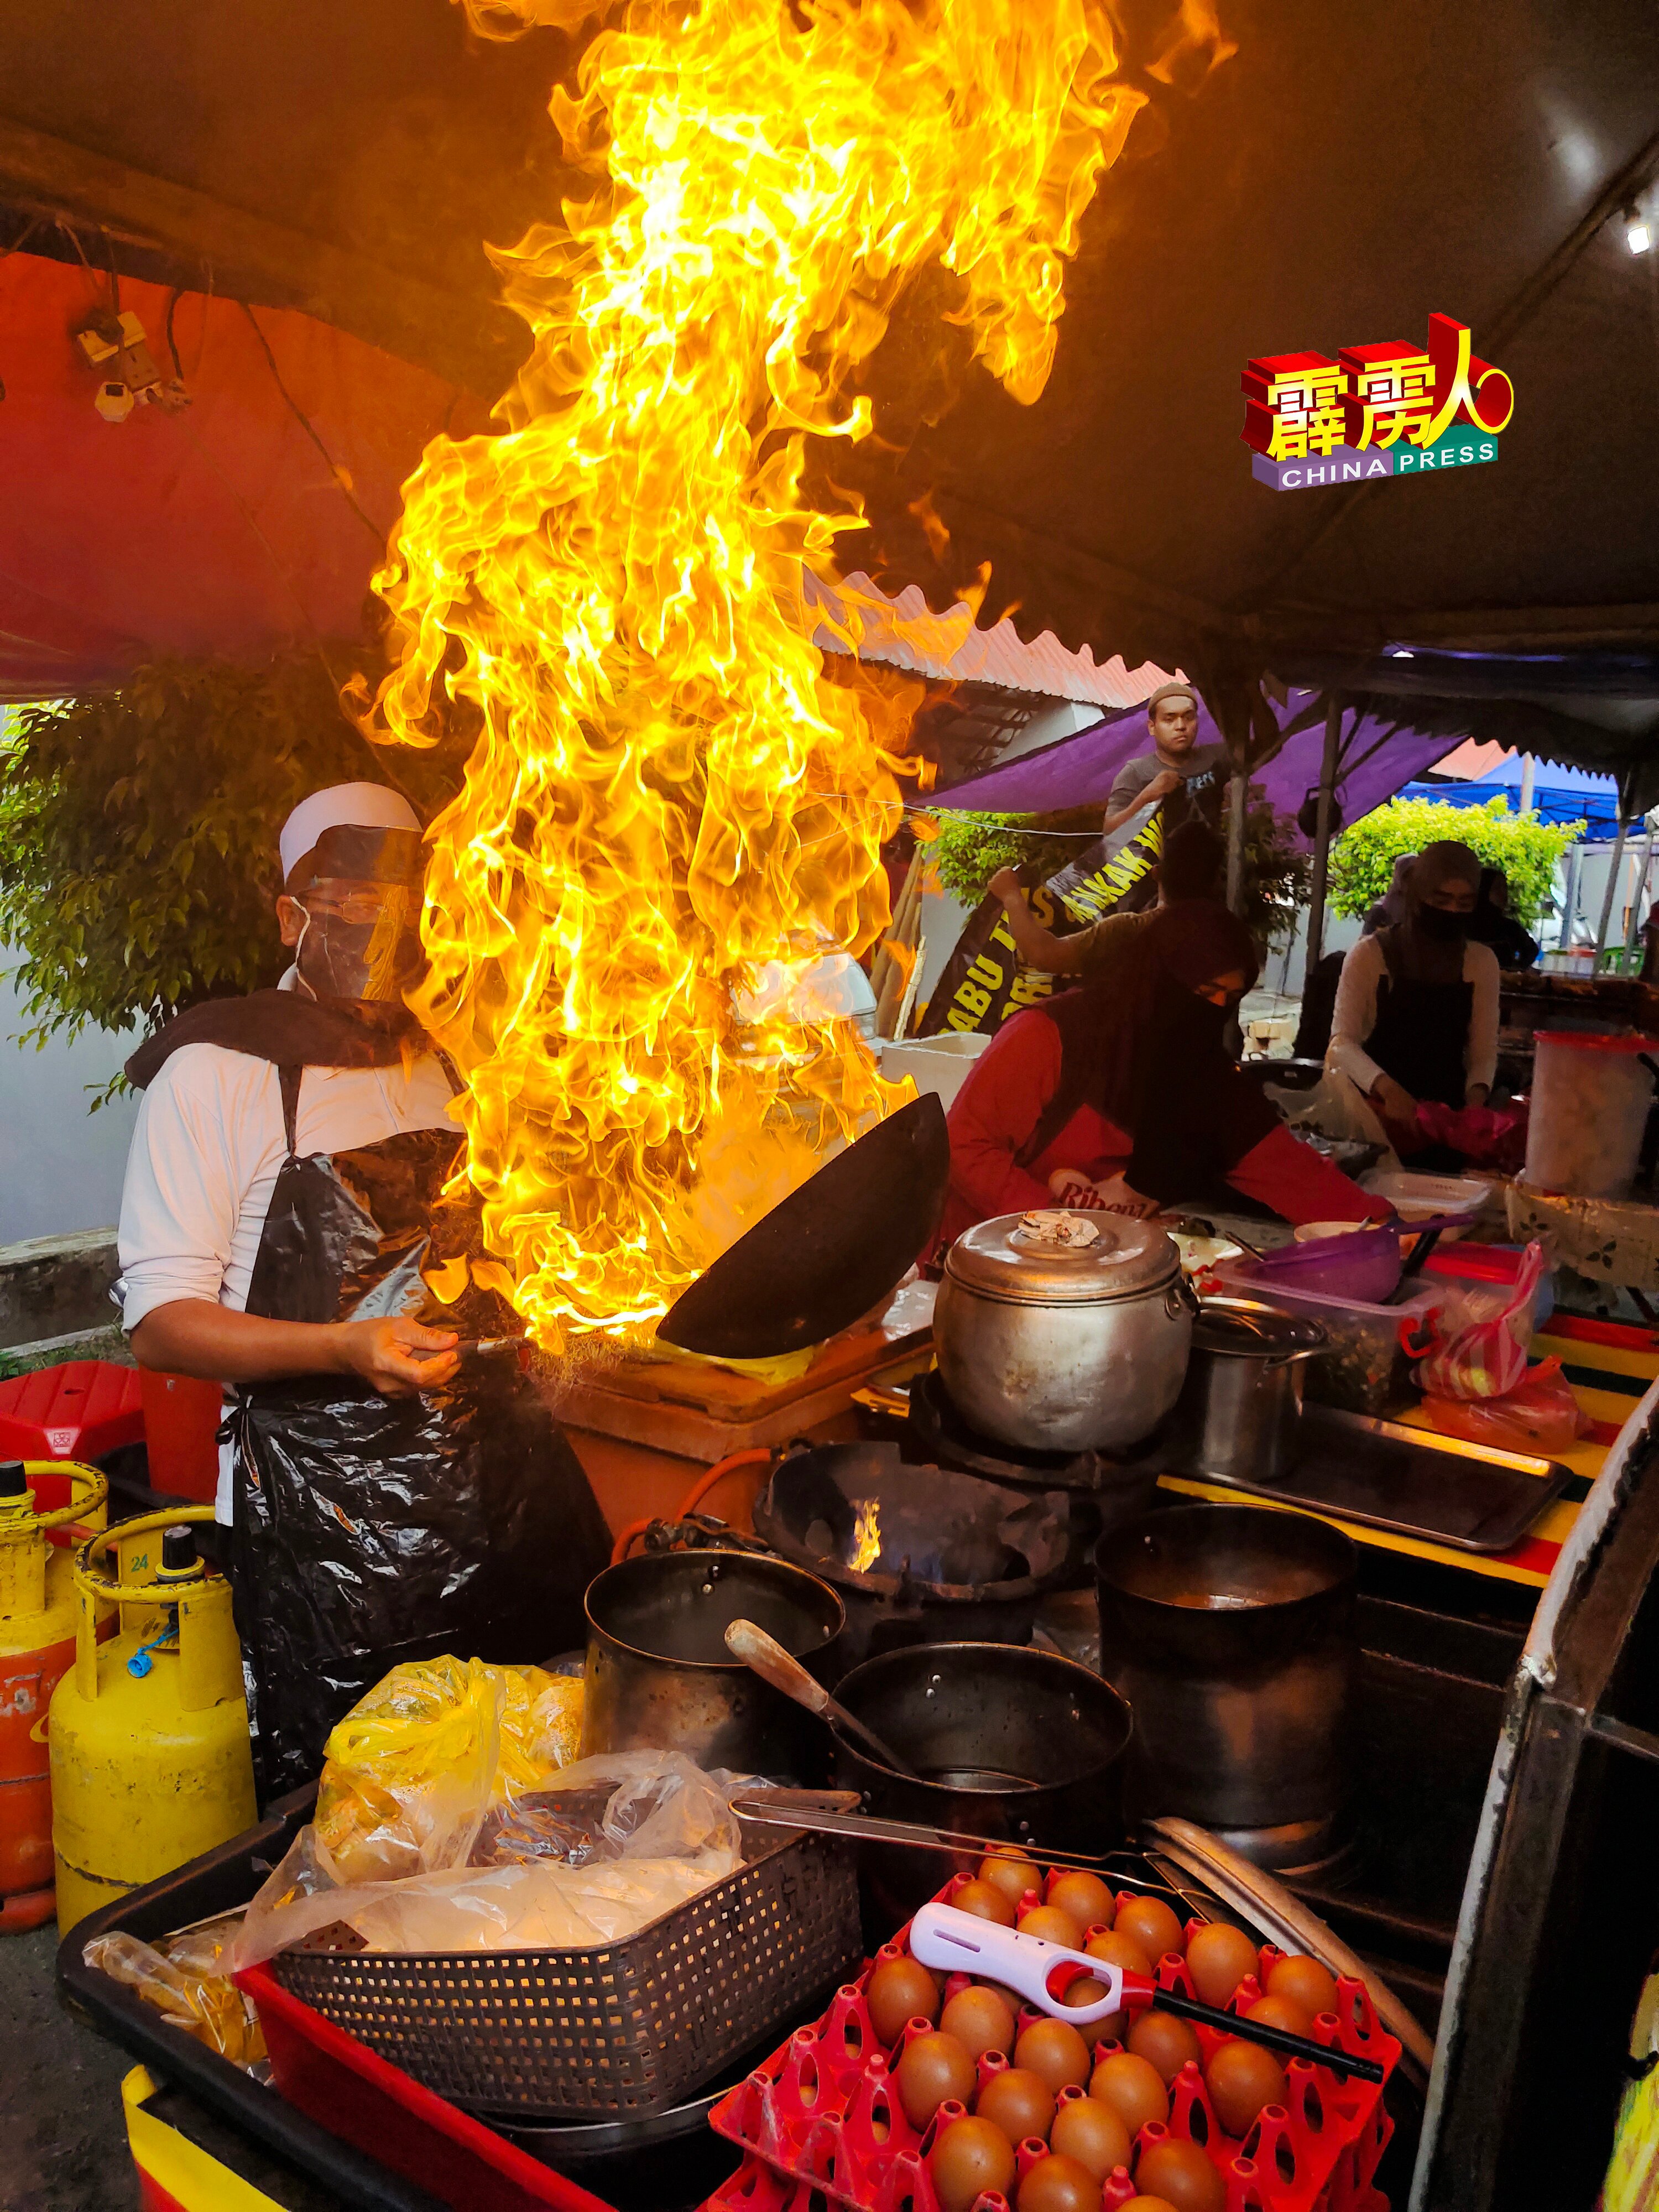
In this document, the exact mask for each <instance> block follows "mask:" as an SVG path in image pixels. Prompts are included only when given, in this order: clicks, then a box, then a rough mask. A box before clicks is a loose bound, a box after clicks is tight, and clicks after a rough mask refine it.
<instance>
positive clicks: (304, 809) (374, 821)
mask: <svg viewBox="0 0 1659 2212" xmlns="http://www.w3.org/2000/svg"><path fill="white" fill-rule="evenodd" d="M420 826H421V822H420V817H419V816H418V815H417V814H416V811H415V809H414V808H413V807H412V806H411V805H410V803H409V801H408V800H407V799H405V798H404V795H403V793H402V792H400V791H392V790H389V789H388V788H387V787H386V785H385V784H383V783H331V784H330V785H329V787H328V788H327V790H326V791H313V793H312V794H311V796H310V798H309V799H301V801H300V804H299V805H297V806H296V807H295V810H294V811H293V813H292V814H290V815H289V817H288V820H287V821H286V822H284V823H283V834H282V836H281V837H280V838H279V839H278V841H277V848H278V850H279V851H280V853H281V854H282V858H283V882H284V883H286V882H287V881H288V879H289V877H290V876H291V875H292V874H293V872H294V864H295V861H296V860H304V858H305V856H306V854H307V853H308V852H309V851H310V850H311V848H312V847H313V845H314V844H315V843H316V842H317V840H318V839H319V837H320V836H322V834H323V832H324V830H325V829H416V830H418V829H419V828H420Z"/></svg>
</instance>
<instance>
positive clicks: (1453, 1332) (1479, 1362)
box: [1417, 1243, 1544, 1400]
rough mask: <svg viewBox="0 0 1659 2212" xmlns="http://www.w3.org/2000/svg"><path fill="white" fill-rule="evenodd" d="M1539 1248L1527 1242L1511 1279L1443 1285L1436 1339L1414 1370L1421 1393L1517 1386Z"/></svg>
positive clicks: (1493, 1392)
mask: <svg viewBox="0 0 1659 2212" xmlns="http://www.w3.org/2000/svg"><path fill="white" fill-rule="evenodd" d="M1543 1267H1544V1248H1543V1246H1542V1245H1541V1244H1539V1243H1532V1244H1528V1247H1527V1249H1526V1250H1525V1251H1524V1252H1523V1253H1522V1255H1521V1265H1520V1267H1518V1268H1517V1270H1516V1277H1515V1280H1514V1281H1513V1282H1512V1283H1479V1282H1469V1281H1467V1280H1465V1281H1461V1282H1460V1281H1456V1280H1455V1279H1452V1278H1450V1277H1445V1278H1443V1280H1444V1282H1445V1284H1446V1297H1445V1303H1444V1304H1443V1306H1442V1308H1441V1310H1440V1312H1439V1315H1438V1316H1437V1329H1438V1334H1439V1340H1438V1342H1437V1344H1436V1345H1435V1346H1434V1347H1433V1349H1432V1350H1431V1352H1430V1353H1429V1355H1428V1357H1427V1358H1425V1360H1424V1362H1423V1364H1422V1365H1421V1367H1420V1368H1419V1370H1418V1373H1417V1381H1418V1386H1419V1389H1421V1390H1422V1391H1423V1393H1424V1395H1425V1396H1427V1397H1435V1398H1460V1399H1466V1400H1467V1399H1475V1398H1503V1397H1507V1396H1508V1395H1509V1394H1510V1391H1512V1390H1515V1389H1518V1388H1519V1386H1520V1384H1521V1383H1522V1379H1523V1378H1524V1376H1525V1375H1526V1371H1527V1346H1528V1344H1529V1343H1530V1341H1531V1340H1532V1313H1533V1297H1534V1291H1536V1290H1537V1288H1538V1279H1539V1276H1540V1275H1541V1273H1543Z"/></svg>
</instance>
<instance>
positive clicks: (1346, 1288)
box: [1254, 1222, 1403, 1306]
mask: <svg viewBox="0 0 1659 2212" xmlns="http://www.w3.org/2000/svg"><path fill="white" fill-rule="evenodd" d="M1402 1264H1403V1262H1402V1261H1401V1256H1400V1229H1399V1225H1398V1224H1397V1223H1395V1222H1384V1223H1382V1224H1380V1225H1378V1226H1377V1227H1376V1228H1374V1229H1356V1230H1353V1231H1350V1233H1349V1234H1348V1235H1347V1236H1346V1237H1316V1238H1315V1239H1314V1241H1313V1242H1312V1243H1308V1244H1286V1245H1285V1246H1284V1248H1283V1249H1281V1250H1279V1251H1277V1252H1270V1253H1268V1254H1267V1256H1266V1258H1265V1259H1263V1260H1261V1261H1259V1262H1258V1263H1257V1265H1256V1267H1255V1270H1254V1272H1255V1274H1256V1275H1257V1276H1258V1277H1259V1278H1260V1279H1261V1281H1262V1282H1263V1283H1264V1284H1265V1283H1278V1284H1279V1285H1282V1286H1283V1287H1284V1288H1285V1290H1287V1291H1318V1292H1320V1294H1321V1295H1322V1296H1323V1297H1333V1298H1353V1299H1355V1300H1357V1301H1358V1304H1361V1305H1368V1306H1380V1305H1381V1304H1382V1303H1383V1299H1384V1298H1386V1297H1388V1295H1389V1292H1390V1291H1393V1290H1395V1289H1396V1288H1397V1287H1398V1286H1399V1282H1400V1270H1401V1266H1402Z"/></svg>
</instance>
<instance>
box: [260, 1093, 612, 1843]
mask: <svg viewBox="0 0 1659 2212" xmlns="http://www.w3.org/2000/svg"><path fill="white" fill-rule="evenodd" d="M277 1073H278V1079H279V1081H280V1084H281V1087H282V1094H283V1129H284V1133H285V1134H286V1136H287V1139H288V1158H287V1159H286V1160H285V1161H284V1163H283V1167H282V1169H281V1170H280V1172H279V1173H278V1175H277V1178H276V1188H275V1189H274V1190H273V1192H272V1193H271V1199H270V1212H268V1213H267V1215H266V1217H265V1225H264V1233H263V1234H262V1236H261V1237H260V1240H259V1250H258V1256H257V1258H256V1260H255V1261H254V1266H253V1274H252V1281H251V1283H250V1285H249V1287H248V1297H247V1310H248V1312H249V1313H251V1314H259V1315H262V1316H265V1317H266V1318H268V1319H270V1320H276V1321H301V1322H333V1321H365V1320H370V1319H374V1318H376V1317H378V1316H383V1315H395V1314H403V1315H406V1316H409V1317H410V1319H411V1320H416V1321H419V1322H423V1323H425V1324H427V1325H428V1326H430V1327H434V1328H459V1330H460V1332H461V1334H464V1335H468V1334H488V1333H490V1331H489V1328H488V1326H487V1325H486V1326H479V1325H478V1324H477V1322H476V1321H474V1320H473V1319H472V1317H471V1310H470V1302H471V1301H472V1300H473V1299H475V1298H476V1297H479V1296H480V1295H482V1294H479V1293H476V1292H472V1291H469V1292H468V1293H467V1294H466V1295H465V1298H464V1299H463V1301H462V1303H461V1304H460V1305H459V1306H457V1307H441V1306H440V1305H439V1304H438V1303H437V1301H436V1300H435V1299H433V1298H432V1297H430V1295H429V1293H428V1291H427V1289H426V1286H425V1285H424V1284H423V1282H422V1279H421V1269H422V1265H423V1264H424V1263H425V1262H426V1261H428V1258H430V1257H432V1256H435V1246H434V1224H435V1215H436V1214H440V1213H442V1214H446V1215H447V1216H449V1217H451V1218H452V1219H453V1217H454V1216H455V1214H456V1212H457V1209H456V1207H455V1206H453V1203H450V1202H448V1201H442V1200H441V1198H440V1194H441V1190H442V1188H443V1185H444V1183H445V1182H446V1180H447V1177H448V1176H449V1174H450V1171H451V1170H452V1169H453V1166H454V1164H455V1159H456V1156H457V1153H458V1152H459V1147H460V1144H461V1139H460V1137H459V1134H458V1133H456V1132H455V1131H453V1130H452V1129H413V1130H409V1131H406V1132H404V1133H402V1134H400V1135H398V1136H395V1137H386V1138H383V1139H381V1140H380V1143H378V1144H374V1145H364V1146H359V1147H358V1148H356V1150H354V1151H351V1152H334V1153H326V1152H319V1153H314V1154H313V1155H312V1156H311V1157H310V1158H305V1159H301V1158H299V1157H298V1156H297V1154H296V1152H295V1126H296V1116H297V1110H298V1105H299V1092H300V1080H301V1069H299V1068H297V1067H289V1066H284V1067H281V1068H279V1069H278V1071H277ZM495 1327H496V1328H499V1327H500V1321H499V1319H497V1321H496V1323H495ZM229 1429H230V1434H231V1438H232V1443H233V1445H234V1503H233V1521H232V1529H231V1543H230V1547H229V1549H230V1571H231V1579H232V1583H233V1589H234V1599H235V1609H236V1626H237V1629H238V1632H240V1636H241V1639H242V1650H243V1659H244V1673H245V1675H246V1680H247V1683H248V1692H249V1719H250V1722H251V1723H252V1728H253V1731H254V1758H255V1771H256V1773H257V1774H258V1779H259V1784H260V1796H261V1799H262V1801H263V1800H264V1799H266V1798H269V1797H270V1796H276V1795H277V1794H279V1793H280V1792H282V1791H283V1790H291V1789H295V1788H296V1787H297V1786H298V1785H299V1784H301V1783H302V1782H306V1781H308V1780H310V1779H311V1778H313V1776H314V1775H316V1773H317V1772H318V1771H319V1768H320V1767H321V1765H322V1758H323V1745H324V1743H325V1741H326V1739H327V1737H328V1734H329V1731H330V1730H331V1729H332V1728H333V1726H334V1724H335V1723H336V1722H337V1721H338V1720H339V1719H340V1718H341V1717H343V1715H344V1714H345V1713H346V1712H347V1711H349V1709H350V1708H351V1706H352V1705H355V1704H356V1701H357V1700H358V1699H359V1698H361V1697H362V1695H363V1693H364V1692H365V1691H367V1690H368V1689H370V1688H372V1687H373V1686H374V1684H375V1683H376V1682H378V1681H379V1680H380V1679H381V1677H382V1676H383V1675H384V1674H386V1673H387V1672H388V1670H389V1669H390V1668H392V1667H395V1666H397V1665H398V1663H399V1662H401V1661H404V1660H410V1659H429V1658H434V1657H436V1656H438V1655H439V1654H441V1653H444V1652H453V1653H454V1654H455V1655H456V1656H459V1657H461V1658H479V1659H489V1660H494V1661H497V1662H506V1663H508V1664H526V1663H530V1664H533V1663H535V1662H538V1661H541V1660H544V1659H546V1658H549V1657H550V1656H553V1655H554V1654H555V1653H556V1652H559V1651H562V1650H568V1649H569V1648H570V1647H571V1646H573V1645H575V1644H581V1643H582V1642H584V1641H585V1640H586V1630H585V1626H584V1622H583V1615H582V1598H583V1595H584V1593H585V1591H586V1588H587V1585H588V1583H590V1582H591V1581H592V1578H593V1577H594V1576H595V1575H596V1574H598V1573H599V1571H600V1570H601V1568H603V1567H604V1566H605V1565H606V1564H607V1563H608V1561H609V1559H610V1553H611V1539H610V1534H609V1532H608V1531H607V1529H606V1527H605V1518H604V1516H603V1515H602V1514H601V1512H600V1511H599V1505H598V1504H597V1503H596V1501H595V1499H594V1497H593V1493H592V1490H591V1489H590V1488H589V1487H588V1482H587V1477H586V1474H584V1473H583V1472H582V1469H581V1467H580V1463H579V1462H578V1461H577V1459H576V1456H575V1455H574V1452H573V1451H572V1450H571V1449H570V1446H569V1444H568V1443H567V1441H566V1439H565V1436H564V1432H563V1431H562V1429H561V1427H560V1426H559V1424H558V1422H557V1421H556V1420H555V1419H553V1417H552V1415H551V1414H550V1413H549V1412H548V1411H547V1410H546V1408H545V1407H544V1406H543V1404H542V1403H541V1401H540V1399H539V1398H538V1395H537V1393H536V1391H535V1389H533V1388H532V1384H531V1383H530V1382H529V1381H528V1380H527V1379H526V1377H525V1376H523V1375H521V1374H520V1371H519V1369H518V1365H517V1363H516V1362H515V1361H513V1359H512V1358H510V1357H509V1358H485V1359H474V1360H469V1361H464V1362H463V1363H462V1364H461V1366H460V1368H459V1370H458V1372H457V1374H456V1376H455V1377H454V1379H453V1381H452V1382H450V1383H447V1384H446V1385H444V1387H443V1388H442V1389H439V1390H434V1391H428V1392H424V1393H422V1394H421V1395H418V1396H415V1397H410V1398H386V1397H382V1396H381V1395H380V1392H379V1391H378V1390H375V1389H373V1388H372V1387H371V1386H370V1385H369V1384H368V1383H363V1382H360V1381H359V1380H358V1379H357V1378H356V1376H331V1375H328V1376H301V1377H296V1378H294V1379H292V1380H288V1381H283V1382H280V1383H255V1384H251V1385H244V1386H243V1388H242V1389H241V1390H240V1392H239V1394H238V1397H237V1402H236V1405H235V1407H234V1411H233V1413H232V1414H231V1418H230V1423H229Z"/></svg>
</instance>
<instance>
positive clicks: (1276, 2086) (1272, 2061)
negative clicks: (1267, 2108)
mask: <svg viewBox="0 0 1659 2212" xmlns="http://www.w3.org/2000/svg"><path fill="white" fill-rule="evenodd" d="M1204 2079H1205V2081H1206V2082H1207V2083H1208V2084H1209V2089H1210V2102H1211V2103H1212V2105H1213V2106H1215V2116H1216V2118H1217V2119H1218V2120H1219V2121H1220V2123H1221V2124H1222V2126H1223V2127H1224V2128H1225V2130H1226V2131H1227V2133H1228V2134H1229V2135H1230V2136H1243V2135H1248V2134H1249V2131H1250V2129H1251V2126H1252V2125H1253V2124H1254V2123H1255V2116H1256V2114H1257V2113H1258V2112H1260V2111H1261V2107H1262V2106H1264V2105H1282V2104H1283V2103H1284V2101H1285V2096H1286V2094H1287V2093H1288V2086H1289V2085H1288V2084H1287V2082H1286V2081H1285V2069H1284V2068H1283V2067H1282V2066H1281V2065H1280V2064H1279V2061H1278V2060H1277V2059H1276V2058H1275V2057H1273V2053H1272V2051H1268V2050H1266V2049H1264V2048H1263V2046H1262V2045H1261V2044H1259V2043H1247V2042H1245V2040H1244V2039H1243V2036H1237V2035H1236V2036H1231V2037H1230V2038H1229V2039H1228V2040H1227V2041H1226V2042H1225V2043H1220V2044H1218V2045H1216V2049H1215V2055H1214V2056H1213V2057H1212V2059H1211V2060H1210V2063H1209V2064H1208V2065H1207V2066H1206V2068H1205V2069H1204Z"/></svg>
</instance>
